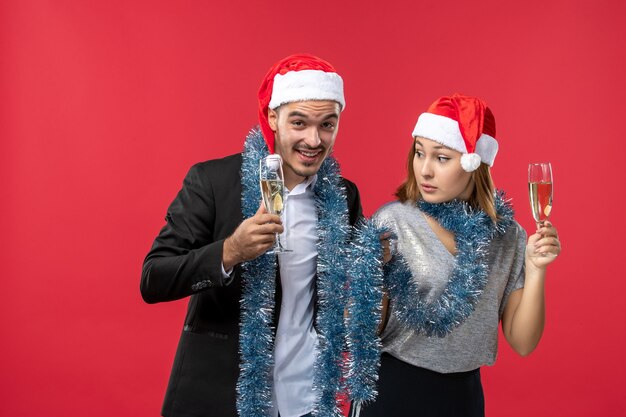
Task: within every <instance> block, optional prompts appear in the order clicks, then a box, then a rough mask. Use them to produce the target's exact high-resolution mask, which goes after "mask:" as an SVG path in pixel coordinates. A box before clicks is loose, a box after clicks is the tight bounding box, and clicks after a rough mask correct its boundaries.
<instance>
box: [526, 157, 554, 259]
mask: <svg viewBox="0 0 626 417" xmlns="http://www.w3.org/2000/svg"><path fill="white" fill-rule="evenodd" d="M528 196H529V198H530V208H531V210H532V212H533V217H534V219H535V223H536V224H537V227H538V228H539V227H541V226H543V222H545V221H546V220H548V219H549V218H550V213H551V212H552V166H551V165H550V163H549V162H536V163H531V164H528ZM537 256H553V255H552V254H549V253H545V254H538V255H537Z"/></svg>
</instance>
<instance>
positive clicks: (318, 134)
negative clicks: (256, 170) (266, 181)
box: [268, 100, 341, 190]
mask: <svg viewBox="0 0 626 417" xmlns="http://www.w3.org/2000/svg"><path fill="white" fill-rule="evenodd" d="M340 110H341V108H340V105H339V103H337V102H335V101H331V100H308V101H297V102H293V103H287V104H283V105H282V106H280V107H278V108H277V109H276V110H271V109H270V110H269V111H268V121H269V125H270V127H271V128H272V130H273V131H274V133H275V135H274V136H275V138H276V140H275V142H274V149H275V151H276V153H277V154H279V155H280V156H281V157H282V158H283V171H284V174H285V186H286V187H287V188H288V189H290V190H293V187H295V186H296V185H297V184H299V183H301V182H302V181H304V179H305V178H306V177H309V176H311V175H315V174H316V173H317V171H318V170H319V168H320V166H321V165H322V162H324V159H326V157H327V156H328V154H329V153H330V152H331V150H332V148H333V145H334V143H335V137H336V136H337V130H338V128H339V114H340Z"/></svg>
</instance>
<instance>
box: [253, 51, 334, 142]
mask: <svg viewBox="0 0 626 417" xmlns="http://www.w3.org/2000/svg"><path fill="white" fill-rule="evenodd" d="M305 100H333V101H336V102H337V103H339V104H340V105H341V110H342V111H343V109H345V107H346V101H345V99H344V96H343V80H342V78H341V77H340V76H339V74H337V71H336V70H335V68H334V67H333V66H332V65H331V64H330V63H328V62H326V61H324V60H323V59H321V58H318V57H316V56H314V55H308V54H296V55H291V56H288V57H286V58H283V59H281V60H280V61H278V62H277V63H276V64H275V65H274V66H273V67H272V68H270V70H269V71H268V72H267V74H266V75H265V78H264V79H263V83H262V84H261V87H260V88H259V124H260V126H261V132H262V133H263V137H264V138H265V142H266V143H267V146H268V148H269V150H270V153H274V132H273V131H272V129H271V128H270V125H269V123H268V120H267V113H268V109H272V110H273V109H275V108H277V107H279V106H280V105H282V104H285V103H291V102H294V101H305Z"/></svg>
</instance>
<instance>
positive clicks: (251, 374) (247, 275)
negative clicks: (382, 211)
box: [237, 129, 350, 417]
mask: <svg viewBox="0 0 626 417" xmlns="http://www.w3.org/2000/svg"><path fill="white" fill-rule="evenodd" d="M267 154H268V150H267V146H266V144H265V142H264V140H263V136H262V135H261V133H260V131H259V130H258V129H255V130H253V131H251V132H250V134H249V135H248V138H247V139H246V144H245V147H244V152H243V164H242V168H241V171H242V172H241V176H242V180H241V181H242V213H243V215H244V218H249V217H251V216H253V215H254V214H255V213H256V210H257V208H258V205H259V200H260V196H261V194H260V190H259V176H258V169H259V160H260V159H261V158H262V157H264V156H265V155H267ZM314 193H315V204H316V209H317V215H318V222H317V232H318V237H319V239H318V243H317V250H318V256H317V295H318V313H317V326H316V329H317V334H318V357H317V359H316V362H315V375H314V383H313V388H314V391H315V393H316V397H317V403H316V408H315V410H314V415H316V416H320V417H321V416H323V417H327V416H341V413H340V410H339V409H338V408H337V405H336V398H337V394H338V393H339V391H340V389H341V375H342V366H341V362H342V361H341V355H342V352H343V350H344V346H345V345H344V340H345V329H344V324H343V320H342V318H343V315H344V306H345V295H344V291H345V288H344V287H345V283H346V278H345V277H346V274H345V262H346V257H345V250H344V247H345V245H346V242H347V239H348V237H349V232H350V226H349V224H348V206H347V200H346V193H345V189H344V188H343V186H342V184H341V180H340V173H339V166H338V164H337V162H336V161H335V160H334V159H333V158H331V157H329V158H327V159H326V160H325V161H324V163H323V164H322V166H321V167H320V170H319V171H318V173H317V182H316V184H315V187H314ZM243 266H244V273H243V275H242V281H243V295H242V301H241V310H242V312H241V328H240V336H239V349H240V354H241V365H240V374H239V381H238V383H237V410H238V412H239V415H240V416H251V417H252V416H254V417H259V416H267V415H268V414H269V411H270V409H271V406H272V392H271V387H272V370H273V365H274V358H273V344H274V329H273V328H272V316H273V312H274V294H275V274H276V256H275V255H262V256H260V257H258V258H256V259H254V260H252V261H249V262H246V263H245V264H244V265H243Z"/></svg>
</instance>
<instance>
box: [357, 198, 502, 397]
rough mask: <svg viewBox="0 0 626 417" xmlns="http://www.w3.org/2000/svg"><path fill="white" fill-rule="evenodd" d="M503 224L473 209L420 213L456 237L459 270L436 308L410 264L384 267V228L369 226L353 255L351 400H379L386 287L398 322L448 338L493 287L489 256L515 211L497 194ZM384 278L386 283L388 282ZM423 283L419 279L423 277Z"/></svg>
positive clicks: (397, 259)
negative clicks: (424, 295)
mask: <svg viewBox="0 0 626 417" xmlns="http://www.w3.org/2000/svg"><path fill="white" fill-rule="evenodd" d="M495 202H496V212H497V213H498V221H497V223H494V222H493V220H492V219H491V218H490V217H489V216H488V215H487V214H485V213H484V212H483V211H482V210H476V209H472V208H471V207H470V206H469V205H468V204H467V203H464V202H460V201H452V202H448V203H441V204H430V203H425V202H420V203H419V208H420V210H422V211H423V212H424V213H426V214H428V215H429V216H432V217H434V218H435V219H437V221H438V222H439V223H440V224H441V225H442V226H443V227H444V228H446V229H448V230H450V231H452V232H453V233H454V234H455V242H456V245H457V252H458V253H457V256H456V267H455V269H454V271H453V273H452V276H451V278H450V281H449V283H448V286H447V287H446V289H445V291H444V292H443V293H442V295H441V296H440V297H439V299H438V300H436V301H435V302H433V303H430V304H427V303H424V302H423V301H422V295H421V294H420V292H419V290H418V287H417V284H416V283H415V280H414V277H413V275H412V273H411V271H410V269H409V266H408V265H407V263H406V261H405V260H404V259H403V258H402V257H401V256H400V255H394V257H393V259H392V260H391V262H389V263H387V264H386V265H384V266H382V262H381V259H382V250H381V245H380V241H379V239H380V235H381V234H382V233H383V232H384V231H385V229H384V228H380V227H377V226H376V224H375V223H374V222H373V221H371V220H370V221H367V222H366V223H365V224H364V225H363V226H362V227H361V228H360V229H359V230H358V231H357V233H356V236H355V238H354V240H353V245H352V248H351V251H350V257H349V260H350V265H351V266H350V267H349V269H348V272H349V277H350V293H349V294H350V295H349V296H350V301H349V304H348V312H349V318H348V319H347V323H348V324H347V335H348V347H349V354H350V360H349V361H348V373H347V386H348V389H349V394H350V399H351V400H353V401H354V402H355V406H356V407H357V408H358V406H359V404H360V403H363V402H367V401H371V400H373V399H375V397H376V394H377V393H376V381H377V379H378V368H379V366H380V362H379V358H380V338H379V337H378V335H377V330H378V327H379V325H380V320H381V318H380V304H381V299H382V287H383V284H382V282H384V286H385V287H386V288H387V290H388V291H389V295H390V298H391V299H393V300H394V305H395V312H396V315H397V317H398V318H399V319H400V320H401V321H402V322H403V323H404V324H405V325H407V326H409V327H411V328H413V329H415V330H416V331H418V332H420V333H424V334H427V335H429V336H432V335H437V336H445V335H446V334H447V333H449V332H450V331H452V329H454V328H455V327H456V326H458V325H459V324H461V323H462V322H463V321H464V320H465V319H466V318H467V317H468V316H469V315H470V314H471V313H472V312H473V311H474V307H475V305H476V302H477V301H478V298H479V297H480V295H481V294H482V291H483V289H484V287H485V284H486V282H487V276H488V273H489V271H488V265H487V263H486V259H485V255H486V254H487V250H488V246H489V243H490V241H491V239H492V238H493V237H494V236H495V234H502V233H504V232H505V231H506V229H507V228H508V227H509V226H510V225H511V224H512V223H513V210H512V208H511V206H510V204H509V203H508V202H507V201H506V200H505V198H504V194H503V193H501V192H499V193H496V199H495ZM383 277H384V278H383ZM417 279H418V280H419V277H417Z"/></svg>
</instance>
